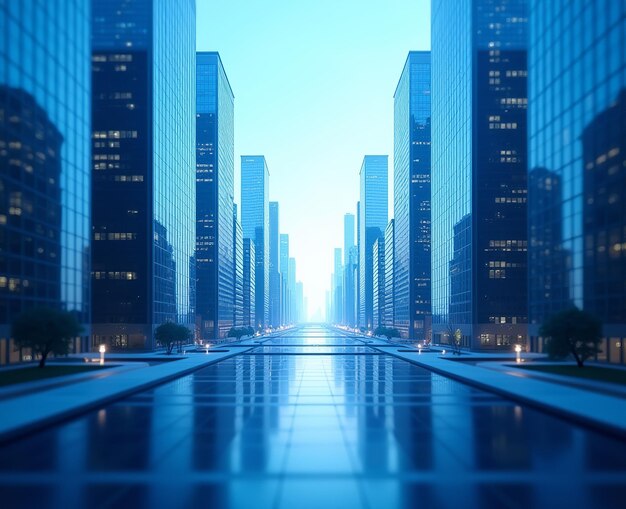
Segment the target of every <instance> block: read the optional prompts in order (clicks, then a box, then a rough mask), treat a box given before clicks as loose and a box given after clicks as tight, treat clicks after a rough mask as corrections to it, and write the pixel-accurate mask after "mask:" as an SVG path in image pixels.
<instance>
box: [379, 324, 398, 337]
mask: <svg viewBox="0 0 626 509" xmlns="http://www.w3.org/2000/svg"><path fill="white" fill-rule="evenodd" d="M374 335H375V336H385V337H386V338H387V339H391V338H399V337H401V336H400V331H399V330H398V329H394V328H391V327H383V326H382V325H379V326H378V327H376V330H374Z"/></svg>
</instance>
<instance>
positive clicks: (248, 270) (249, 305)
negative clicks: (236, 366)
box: [242, 237, 257, 330]
mask: <svg viewBox="0 0 626 509" xmlns="http://www.w3.org/2000/svg"><path fill="white" fill-rule="evenodd" d="M255 285H256V253H255V248H254V241H253V240H252V239H249V238H245V237H244V239H243V322H242V326H244V327H252V328H253V329H255V330H256V328H257V321H256V288H255Z"/></svg>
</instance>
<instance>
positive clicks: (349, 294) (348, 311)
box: [341, 214, 356, 327]
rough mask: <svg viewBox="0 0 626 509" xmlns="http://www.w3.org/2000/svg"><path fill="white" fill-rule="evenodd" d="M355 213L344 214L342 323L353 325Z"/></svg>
mask: <svg viewBox="0 0 626 509" xmlns="http://www.w3.org/2000/svg"><path fill="white" fill-rule="evenodd" d="M354 229H355V218H354V214H345V215H344V216H343V314H342V317H341V323H343V324H344V325H347V326H350V327H353V326H354V324H355V323H356V322H355V317H354V266H355V263H356V256H355V251H356V249H355V247H356V244H355V239H354V231H355V230H354Z"/></svg>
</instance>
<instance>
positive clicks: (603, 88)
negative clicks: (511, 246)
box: [511, 0, 626, 364]
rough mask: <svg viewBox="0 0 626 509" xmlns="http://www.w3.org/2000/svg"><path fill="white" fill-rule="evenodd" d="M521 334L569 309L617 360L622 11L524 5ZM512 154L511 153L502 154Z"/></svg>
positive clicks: (624, 320) (625, 324)
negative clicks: (598, 333)
mask: <svg viewBox="0 0 626 509" xmlns="http://www.w3.org/2000/svg"><path fill="white" fill-rule="evenodd" d="M530 4H531V9H530V18H529V24H530V43H529V73H528V76H529V80H530V81H529V92H530V93H529V97H528V104H529V119H530V123H529V125H530V129H529V163H528V168H529V174H528V177H529V189H528V200H529V210H528V212H529V215H528V220H529V225H528V226H529V234H530V237H529V263H530V267H529V321H530V323H529V336H530V343H531V348H532V349H533V350H534V351H542V350H543V340H542V338H541V337H540V336H539V328H540V326H541V324H542V323H543V322H544V321H545V320H546V319H547V318H549V317H550V316H551V315H552V314H553V313H556V312H558V311H560V310H563V309H566V308H569V307H572V306H577V307H579V308H581V309H585V310H587V311H590V312H591V313H593V314H595V315H596V316H597V317H598V318H599V319H600V320H601V321H602V323H603V328H604V331H603V332H604V338H603V344H602V345H601V346H600V348H601V350H602V351H601V353H600V354H598V360H600V361H606V362H611V363H622V364H624V363H626V353H625V352H624V350H625V348H624V344H625V342H626V44H625V41H624V33H626V5H624V3H623V2H606V3H605V2H597V1H593V0H583V1H581V2H575V3H571V2H565V1H563V0H561V1H556V2H548V1H546V0H533V1H532V2H530ZM511 157H513V154H511Z"/></svg>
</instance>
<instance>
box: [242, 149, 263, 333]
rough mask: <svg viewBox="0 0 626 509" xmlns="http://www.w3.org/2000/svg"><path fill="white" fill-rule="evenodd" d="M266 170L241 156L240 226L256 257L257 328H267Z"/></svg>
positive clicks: (259, 160)
mask: <svg viewBox="0 0 626 509" xmlns="http://www.w3.org/2000/svg"><path fill="white" fill-rule="evenodd" d="M269 176H270V173H269V170H268V169H267V164H266V162H265V157H264V156H241V226H242V228H243V236H244V238H248V239H252V240H253V241H254V248H255V253H256V261H255V264H256V269H255V270H256V276H255V278H256V283H255V295H256V296H255V299H256V304H255V315H256V321H257V326H261V327H265V326H267V325H269V310H270V293H269V291H270V273H269V257H270V240H269V233H270V232H269V230H270V228H269V226H270V218H269Z"/></svg>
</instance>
